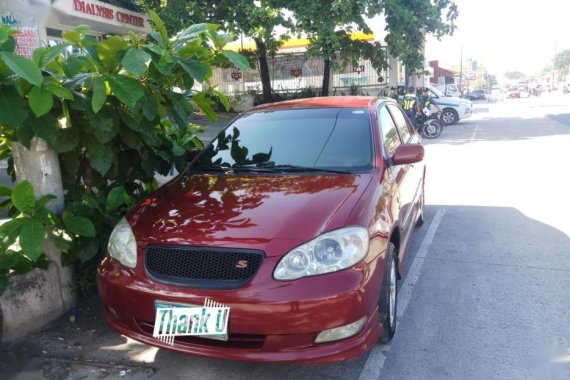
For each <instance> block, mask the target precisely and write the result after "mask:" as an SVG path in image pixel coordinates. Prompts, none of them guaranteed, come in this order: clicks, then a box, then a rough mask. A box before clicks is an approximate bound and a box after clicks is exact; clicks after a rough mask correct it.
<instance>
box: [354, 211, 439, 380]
mask: <svg viewBox="0 0 570 380" xmlns="http://www.w3.org/2000/svg"><path fill="white" fill-rule="evenodd" d="M444 214H445V210H438V211H437V212H436V214H435V216H434V217H433V219H432V221H431V223H430V225H429V228H428V231H427V232H426V235H425V236H424V238H423V240H422V244H421V245H420V248H419V249H418V252H417V253H416V255H415V257H414V260H413V261H412V265H411V266H410V270H409V271H408V273H407V274H406V278H405V280H404V283H403V284H402V286H401V287H400V291H399V292H398V319H399V318H401V317H402V315H404V312H405V311H406V308H407V307H408V303H409V302H410V298H411V297H412V291H413V290H414V286H415V285H416V283H417V282H418V279H419V278H420V273H421V269H422V265H423V264H424V261H425V259H426V256H427V254H428V252H429V247H430V245H431V242H432V240H433V237H434V236H435V233H436V231H437V229H438V227H439V224H440V223H441V219H443V215H444ZM389 349H390V344H389V343H388V344H384V345H381V344H376V345H375V346H374V347H373V348H372V350H371V351H370V355H368V359H366V363H364V367H363V368H362V371H361V372H360V376H359V377H358V380H372V379H379V378H380V372H382V367H384V361H385V360H386V357H385V356H384V352H386V351H388V350H389Z"/></svg>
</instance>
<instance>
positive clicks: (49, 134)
mask: <svg viewBox="0 0 570 380" xmlns="http://www.w3.org/2000/svg"><path fill="white" fill-rule="evenodd" d="M25 124H26V125H29V126H31V128H32V131H33V132H34V134H36V135H37V136H38V137H41V138H42V139H44V140H46V141H47V142H48V143H49V144H50V145H52V146H53V145H54V144H56V142H57V137H58V135H59V124H58V122H57V119H56V118H55V116H53V115H52V114H47V115H45V116H43V117H41V118H35V117H31V118H29V119H28V120H26V121H25Z"/></svg>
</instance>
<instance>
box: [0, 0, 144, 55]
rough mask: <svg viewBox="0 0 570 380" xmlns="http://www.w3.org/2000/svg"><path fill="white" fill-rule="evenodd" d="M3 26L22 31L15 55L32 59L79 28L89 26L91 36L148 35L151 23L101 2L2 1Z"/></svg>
mask: <svg viewBox="0 0 570 380" xmlns="http://www.w3.org/2000/svg"><path fill="white" fill-rule="evenodd" d="M0 17H1V21H2V23H3V24H5V25H8V26H10V27H13V28H16V29H18V30H19V31H20V33H18V34H17V35H16V42H17V47H16V53H17V54H20V55H22V56H26V57H31V55H32V52H33V50H34V49H35V48H37V47H38V46H52V45H54V44H57V43H61V42H63V38H62V33H63V32H65V31H67V30H71V29H73V28H74V27H76V26H78V25H88V26H89V27H90V32H89V36H90V37H91V38H94V39H100V38H102V37H104V36H106V35H113V34H126V33H127V31H133V32H135V33H144V34H146V33H148V32H149V31H150V29H151V22H150V20H149V18H148V17H147V16H145V15H144V14H141V13H138V12H135V11H133V10H130V9H127V8H123V7H118V6H116V5H112V4H109V3H108V2H103V1H98V0H2V1H0Z"/></svg>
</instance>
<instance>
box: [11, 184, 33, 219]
mask: <svg viewBox="0 0 570 380" xmlns="http://www.w3.org/2000/svg"><path fill="white" fill-rule="evenodd" d="M12 203H14V207H16V208H17V209H18V210H19V211H20V212H22V213H24V214H31V213H32V211H33V210H34V206H35V205H36V198H35V197H34V188H33V187H32V184H31V183H29V182H28V181H22V182H20V183H19V184H17V185H16V187H15V188H14V190H13V191H12Z"/></svg>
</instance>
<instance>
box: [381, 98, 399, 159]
mask: <svg viewBox="0 0 570 380" xmlns="http://www.w3.org/2000/svg"><path fill="white" fill-rule="evenodd" d="M379 119H380V128H381V129H382V136H383V140H384V148H385V149H386V154H387V155H388V157H392V155H393V154H394V150H396V148H397V147H398V145H400V144H401V141H400V135H398V130H397V129H396V124H395V123H394V120H393V119H392V116H390V112H388V109H387V108H386V107H382V108H381V109H380V114H379Z"/></svg>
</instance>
